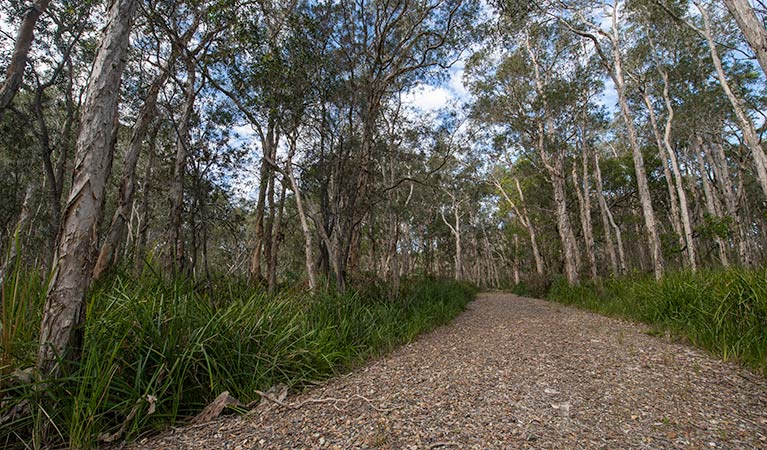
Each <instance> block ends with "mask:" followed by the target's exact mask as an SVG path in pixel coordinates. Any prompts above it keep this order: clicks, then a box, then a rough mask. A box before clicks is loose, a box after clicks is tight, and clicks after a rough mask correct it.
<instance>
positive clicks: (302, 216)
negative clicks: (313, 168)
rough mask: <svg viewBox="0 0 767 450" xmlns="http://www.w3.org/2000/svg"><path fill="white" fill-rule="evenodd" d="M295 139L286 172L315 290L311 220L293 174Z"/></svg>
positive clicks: (312, 286)
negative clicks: (294, 200)
mask: <svg viewBox="0 0 767 450" xmlns="http://www.w3.org/2000/svg"><path fill="white" fill-rule="evenodd" d="M295 146H296V144H295V141H294V140H293V141H291V150H290V155H289V156H288V162H287V164H286V169H285V170H286V172H287V176H288V180H290V188H291V189H292V190H293V194H294V195H295V196H296V209H298V218H299V220H300V221H301V231H303V233H304V255H305V256H306V276H307V278H308V279H309V289H310V290H312V291H314V290H316V289H317V275H316V274H317V271H316V269H315V268H314V255H313V251H314V245H313V243H312V231H311V230H310V229H309V221H308V220H307V219H306V210H305V209H304V202H303V199H302V198H301V190H300V189H299V188H298V183H297V182H296V177H295V176H294V175H293V154H294V153H295Z"/></svg>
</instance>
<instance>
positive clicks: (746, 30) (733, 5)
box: [724, 0, 767, 75]
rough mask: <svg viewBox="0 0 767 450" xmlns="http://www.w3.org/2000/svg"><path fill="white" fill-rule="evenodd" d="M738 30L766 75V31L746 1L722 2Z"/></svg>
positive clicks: (729, 0) (726, 0)
mask: <svg viewBox="0 0 767 450" xmlns="http://www.w3.org/2000/svg"><path fill="white" fill-rule="evenodd" d="M724 4H725V5H727V9H728V10H729V11H730V14H732V16H733V17H735V22H737V24H738V28H740V31H741V32H743V36H745V38H746V42H748V45H749V46H750V47H751V49H752V50H753V51H754V53H755V54H756V60H757V61H759V65H760V66H762V72H764V74H765V75H767V30H765V29H764V24H762V21H761V20H759V18H758V17H757V16H756V13H755V12H754V8H753V7H751V4H750V3H749V1H748V0H724Z"/></svg>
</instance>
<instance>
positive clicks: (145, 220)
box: [133, 126, 160, 274]
mask: <svg viewBox="0 0 767 450" xmlns="http://www.w3.org/2000/svg"><path fill="white" fill-rule="evenodd" d="M159 131H160V127H159V126H156V127H155V128H154V130H152V134H151V136H150V137H149V150H148V151H149V161H147V163H146V169H145V172H144V179H143V180H142V182H141V209H140V211H139V226H138V239H136V253H135V254H134V255H133V258H134V270H135V272H136V273H137V274H140V273H141V271H142V269H143V268H144V260H145V258H146V244H147V238H148V234H149V217H150V216H149V188H150V187H151V182H152V173H153V171H154V160H155V154H156V147H157V133H159Z"/></svg>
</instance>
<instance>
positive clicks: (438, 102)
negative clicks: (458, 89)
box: [402, 84, 454, 113]
mask: <svg viewBox="0 0 767 450" xmlns="http://www.w3.org/2000/svg"><path fill="white" fill-rule="evenodd" d="M453 98H454V96H453V93H452V92H451V91H450V89H447V88H446V87H444V86H432V85H429V84H418V85H417V86H416V87H414V88H413V89H411V90H410V91H408V92H406V93H405V95H403V96H402V103H403V104H405V105H407V106H410V107H412V108H414V109H415V110H417V111H418V112H422V113H435V112H437V111H439V110H441V109H443V108H445V107H446V106H447V105H448V104H449V103H450V100H452V99H453Z"/></svg>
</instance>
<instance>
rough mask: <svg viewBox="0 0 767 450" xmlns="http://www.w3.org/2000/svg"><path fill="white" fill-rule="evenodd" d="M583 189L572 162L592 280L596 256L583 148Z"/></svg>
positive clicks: (587, 158) (595, 268)
mask: <svg viewBox="0 0 767 450" xmlns="http://www.w3.org/2000/svg"><path fill="white" fill-rule="evenodd" d="M581 151H582V152H583V183H582V187H583V191H581V189H580V188H579V187H578V184H579V183H578V171H577V169H576V167H575V164H573V170H572V176H573V186H575V193H576V195H577V197H578V206H579V207H580V219H581V228H582V229H583V240H584V241H585V242H586V259H588V261H589V274H590V276H591V279H592V280H596V278H597V258H596V255H595V254H594V232H593V226H592V223H591V189H590V187H589V171H588V160H589V156H588V151H587V150H586V149H585V148H583V149H581Z"/></svg>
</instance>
